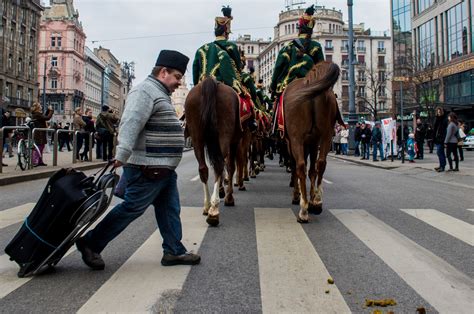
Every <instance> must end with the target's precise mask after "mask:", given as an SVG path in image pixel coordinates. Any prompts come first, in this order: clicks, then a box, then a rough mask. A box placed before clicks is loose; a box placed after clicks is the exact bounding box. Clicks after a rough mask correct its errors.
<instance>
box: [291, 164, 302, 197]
mask: <svg viewBox="0 0 474 314" xmlns="http://www.w3.org/2000/svg"><path fill="white" fill-rule="evenodd" d="M290 187H292V188H293V197H292V200H291V204H293V205H298V204H299V203H300V185H299V184H298V176H297V175H296V170H293V171H292V172H291V177H290Z"/></svg>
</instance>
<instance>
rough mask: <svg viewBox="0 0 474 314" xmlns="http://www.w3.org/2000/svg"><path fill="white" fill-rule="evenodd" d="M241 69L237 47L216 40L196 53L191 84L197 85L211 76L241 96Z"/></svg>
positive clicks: (225, 41) (224, 41)
mask: <svg viewBox="0 0 474 314" xmlns="http://www.w3.org/2000/svg"><path fill="white" fill-rule="evenodd" d="M234 52H235V53H234ZM241 68H242V62H241V60H240V55H239V52H238V49H237V46H236V45H235V44H234V43H231V42H229V41H227V40H216V41H214V42H212V43H208V44H205V45H203V46H201V47H200V48H199V49H198V50H197V51H196V55H195V57H194V63H193V83H194V85H197V84H198V83H199V82H201V81H202V80H203V79H204V78H206V76H212V77H214V78H215V79H216V80H217V81H219V82H223V83H224V84H226V85H228V86H230V87H232V88H233V89H234V90H235V91H236V92H237V93H238V94H242V84H241V82H240V69H241Z"/></svg>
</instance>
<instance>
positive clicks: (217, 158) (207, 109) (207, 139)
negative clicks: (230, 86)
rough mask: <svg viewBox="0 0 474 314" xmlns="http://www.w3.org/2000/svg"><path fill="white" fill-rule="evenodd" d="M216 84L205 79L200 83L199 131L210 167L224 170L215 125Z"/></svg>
mask: <svg viewBox="0 0 474 314" xmlns="http://www.w3.org/2000/svg"><path fill="white" fill-rule="evenodd" d="M216 96H217V82H216V81H215V80H214V79H213V78H212V77H207V78H206V79H204V80H203V81H202V83H201V129H202V130H203V134H204V137H203V139H204V145H205V146H206V148H207V155H208V158H209V161H210V163H211V165H212V167H213V168H214V169H215V170H218V171H219V169H222V171H223V169H224V157H223V155H222V151H221V147H220V144H219V129H218V124H217V106H216V105H217V101H216V100H217V99H216V98H217V97H216Z"/></svg>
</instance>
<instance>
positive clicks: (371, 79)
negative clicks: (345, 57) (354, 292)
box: [356, 64, 391, 120]
mask: <svg viewBox="0 0 474 314" xmlns="http://www.w3.org/2000/svg"><path fill="white" fill-rule="evenodd" d="M390 78H391V73H390V72H389V71H388V70H387V67H386V64H379V65H378V66H377V68H376V69H374V68H373V67H367V66H365V67H364V68H363V69H360V70H359V77H358V78H357V81H358V82H362V83H364V82H365V85H364V84H362V85H359V87H358V90H357V94H356V95H357V103H358V104H359V110H363V111H365V112H368V113H370V114H371V115H372V117H373V119H374V120H377V119H378V115H379V111H381V110H384V108H380V101H381V100H382V99H384V100H385V99H386V98H387V95H388V93H389V91H388V89H387V82H388V81H389V80H390ZM361 86H364V93H361V92H360V91H359V89H360V87H361Z"/></svg>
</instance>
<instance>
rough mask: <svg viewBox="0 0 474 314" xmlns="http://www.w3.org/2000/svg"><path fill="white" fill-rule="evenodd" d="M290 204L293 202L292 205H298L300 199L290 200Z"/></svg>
mask: <svg viewBox="0 0 474 314" xmlns="http://www.w3.org/2000/svg"><path fill="white" fill-rule="evenodd" d="M291 204H293V205H299V204H300V200H292V201H291Z"/></svg>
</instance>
